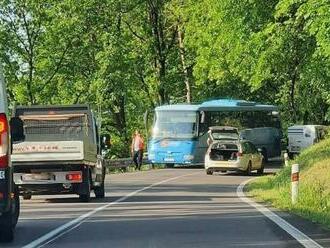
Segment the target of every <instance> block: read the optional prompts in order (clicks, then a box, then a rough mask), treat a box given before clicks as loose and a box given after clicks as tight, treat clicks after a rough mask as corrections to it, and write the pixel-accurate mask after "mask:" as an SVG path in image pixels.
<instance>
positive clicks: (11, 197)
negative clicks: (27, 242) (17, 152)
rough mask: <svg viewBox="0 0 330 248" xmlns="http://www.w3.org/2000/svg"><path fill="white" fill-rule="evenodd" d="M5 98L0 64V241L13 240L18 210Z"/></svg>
mask: <svg viewBox="0 0 330 248" xmlns="http://www.w3.org/2000/svg"><path fill="white" fill-rule="evenodd" d="M6 98H7V96H6V85H5V81H4V78H3V75H2V69H1V64H0V241H2V242H3V241H5V242H7V241H11V240H13V237H14V229H15V226H16V224H17V221H18V216H19V210H20V205H19V195H18V191H17V187H16V186H15V184H14V181H13V168H12V166H11V159H10V153H11V142H10V131H9V130H10V128H9V123H8V115H7V113H8V109H7V100H6ZM12 138H13V139H14V138H15V137H12Z"/></svg>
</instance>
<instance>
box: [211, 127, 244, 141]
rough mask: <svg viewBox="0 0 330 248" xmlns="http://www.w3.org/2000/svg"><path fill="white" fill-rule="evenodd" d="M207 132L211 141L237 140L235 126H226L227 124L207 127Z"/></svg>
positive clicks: (237, 134)
mask: <svg viewBox="0 0 330 248" xmlns="http://www.w3.org/2000/svg"><path fill="white" fill-rule="evenodd" d="M208 133H209V135H210V136H211V138H212V140H213V141H221V140H233V141H235V140H239V133H238V129H237V128H235V127H228V126H214V127H209V132H208Z"/></svg>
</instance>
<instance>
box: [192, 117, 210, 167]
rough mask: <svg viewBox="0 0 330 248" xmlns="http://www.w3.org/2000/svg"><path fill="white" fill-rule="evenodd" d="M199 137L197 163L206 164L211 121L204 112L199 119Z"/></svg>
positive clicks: (196, 152)
mask: <svg viewBox="0 0 330 248" xmlns="http://www.w3.org/2000/svg"><path fill="white" fill-rule="evenodd" d="M198 119H199V120H198V128H197V131H198V136H197V145H196V150H195V161H196V163H204V159H205V154H206V151H207V149H208V144H207V139H208V130H209V121H208V116H207V115H206V113H205V112H204V111H201V112H200V113H199V118H198Z"/></svg>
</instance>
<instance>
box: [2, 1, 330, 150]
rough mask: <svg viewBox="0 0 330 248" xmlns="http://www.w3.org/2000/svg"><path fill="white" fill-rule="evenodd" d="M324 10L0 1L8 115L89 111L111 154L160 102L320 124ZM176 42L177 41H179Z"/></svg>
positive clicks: (259, 4) (329, 20) (313, 6)
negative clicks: (253, 110) (14, 109)
mask: <svg viewBox="0 0 330 248" xmlns="http://www.w3.org/2000/svg"><path fill="white" fill-rule="evenodd" d="M329 9H330V3H329V1H327V0H304V1H302V0H289V1H288V0H270V1H263V0H243V1H233V0H223V1H217V0H200V1H193V0H187V1H182V0H166V1H160V0H154V1H151V0H142V1H137V0H124V1H114V0H82V1H73V0H63V1H58V0H51V1H47V2H44V1H41V0H29V1H27V0H3V1H0V59H1V60H2V61H3V63H4V69H5V75H6V79H7V82H8V94H9V99H10V103H11V105H14V104H72V103H89V104H91V105H92V107H93V108H94V109H95V111H96V112H99V113H102V114H101V116H100V119H102V122H103V128H102V132H110V133H111V134H112V137H113V140H114V147H115V148H113V149H112V152H113V154H112V155H116V156H127V155H128V150H129V149H128V146H129V143H130V138H131V137H130V136H131V133H132V132H133V130H134V129H136V128H138V129H140V130H143V129H144V125H143V113H144V112H145V111H146V110H150V109H153V108H154V107H155V106H157V105H159V104H164V103H180V102H185V101H188V96H187V95H188V94H187V93H188V92H190V91H191V96H192V101H194V102H198V101H203V100H205V99H210V98H219V97H225V98H239V99H246V100H254V101H259V102H263V103H272V104H277V105H279V106H280V108H281V112H282V117H283V120H284V123H283V127H284V128H285V127H287V126H288V125H291V124H293V123H305V124H307V123H312V124H322V123H325V124H326V123H329V119H330V110H329V104H330V83H329V82H330V66H329V64H330V61H329V59H330V16H329V15H330V14H329V13H330V11H329ZM179 34H180V35H179Z"/></svg>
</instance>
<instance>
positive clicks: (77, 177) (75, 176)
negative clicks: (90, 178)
mask: <svg viewBox="0 0 330 248" xmlns="http://www.w3.org/2000/svg"><path fill="white" fill-rule="evenodd" d="M66 180H68V181H71V182H72V181H74V182H82V174H81V172H73V173H69V174H67V175H66Z"/></svg>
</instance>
